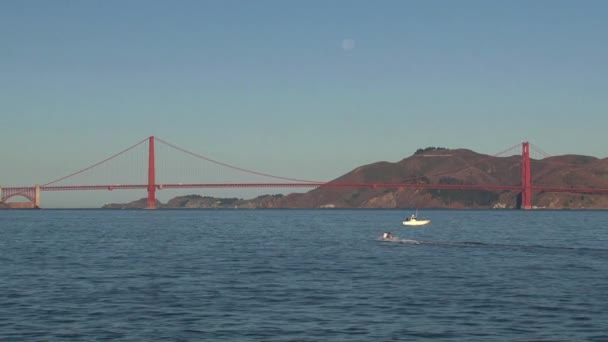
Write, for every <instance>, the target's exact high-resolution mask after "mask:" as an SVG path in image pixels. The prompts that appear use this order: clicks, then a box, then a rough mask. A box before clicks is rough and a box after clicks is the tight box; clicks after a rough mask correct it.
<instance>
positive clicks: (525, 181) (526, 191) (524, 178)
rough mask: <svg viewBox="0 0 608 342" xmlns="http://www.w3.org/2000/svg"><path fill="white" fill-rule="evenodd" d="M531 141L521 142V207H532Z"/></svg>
mask: <svg viewBox="0 0 608 342" xmlns="http://www.w3.org/2000/svg"><path fill="white" fill-rule="evenodd" d="M531 182H532V180H531V173H530V143H529V142H527V141H526V142H523V143H522V144H521V209H525V210H527V209H532V187H531Z"/></svg>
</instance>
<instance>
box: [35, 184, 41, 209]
mask: <svg viewBox="0 0 608 342" xmlns="http://www.w3.org/2000/svg"><path fill="white" fill-rule="evenodd" d="M34 208H36V209H38V208H40V185H38V184H36V188H34Z"/></svg>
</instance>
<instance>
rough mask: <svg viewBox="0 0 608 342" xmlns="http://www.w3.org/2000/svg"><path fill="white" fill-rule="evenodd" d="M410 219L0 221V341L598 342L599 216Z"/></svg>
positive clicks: (128, 215) (254, 213)
mask: <svg viewBox="0 0 608 342" xmlns="http://www.w3.org/2000/svg"><path fill="white" fill-rule="evenodd" d="M407 214H409V213H408V212H405V211H396V210H218V211H212V210H200V211H199V210H196V211H189V210H183V211H162V210H158V211H102V210H39V211H0V340H3V341H4V340H7V341H10V340H15V341H22V340H52V341H70V340H78V341H85V340H86V341H89V340H98V339H99V340H101V339H112V340H131V341H167V340H184V341H185V340H188V341H189V340H193V341H194V340H196V341H394V340H438V341H442V340H444V341H608V212H604V211H562V212H555V211H528V212H523V211H426V212H421V213H419V216H426V217H428V218H431V219H432V223H431V225H430V226H426V227H424V228H410V227H403V226H400V225H399V223H400V221H401V220H402V219H403V218H404V217H405V216H406V215H407ZM384 231H391V232H392V233H393V234H394V235H396V237H395V238H394V239H392V241H382V240H381V239H380V237H381V235H382V233H383V232H384Z"/></svg>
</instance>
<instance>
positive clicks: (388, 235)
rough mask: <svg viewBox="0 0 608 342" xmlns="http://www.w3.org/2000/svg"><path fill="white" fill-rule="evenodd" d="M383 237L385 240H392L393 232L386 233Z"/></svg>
mask: <svg viewBox="0 0 608 342" xmlns="http://www.w3.org/2000/svg"><path fill="white" fill-rule="evenodd" d="M383 237H384V238H385V239H392V238H393V234H391V232H386V233H384V236H383Z"/></svg>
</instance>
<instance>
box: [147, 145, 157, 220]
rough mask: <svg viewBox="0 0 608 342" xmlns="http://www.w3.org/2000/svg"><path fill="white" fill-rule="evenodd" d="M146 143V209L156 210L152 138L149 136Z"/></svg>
mask: <svg viewBox="0 0 608 342" xmlns="http://www.w3.org/2000/svg"><path fill="white" fill-rule="evenodd" d="M148 141H149V142H148V209H156V169H155V162H154V136H151V137H150V138H149V140H148Z"/></svg>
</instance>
